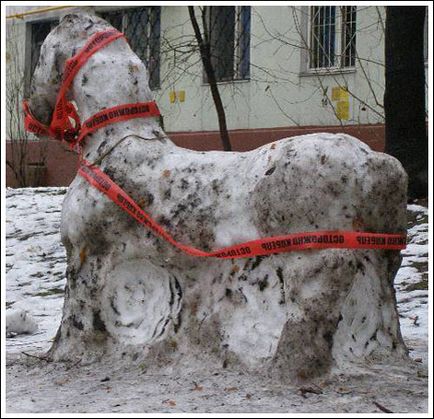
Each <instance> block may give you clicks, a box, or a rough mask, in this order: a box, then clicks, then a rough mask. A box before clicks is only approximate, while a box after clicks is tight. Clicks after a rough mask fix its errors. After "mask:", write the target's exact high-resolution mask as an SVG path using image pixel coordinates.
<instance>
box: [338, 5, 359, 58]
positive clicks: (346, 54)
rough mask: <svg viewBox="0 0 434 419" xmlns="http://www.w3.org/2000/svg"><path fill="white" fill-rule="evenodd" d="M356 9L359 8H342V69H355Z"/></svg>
mask: <svg viewBox="0 0 434 419" xmlns="http://www.w3.org/2000/svg"><path fill="white" fill-rule="evenodd" d="M356 9H357V6H345V7H342V8H341V14H342V65H341V66H342V67H354V65H355V64H356V61H355V59H356Z"/></svg>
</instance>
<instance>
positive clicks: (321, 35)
mask: <svg viewBox="0 0 434 419" xmlns="http://www.w3.org/2000/svg"><path fill="white" fill-rule="evenodd" d="M356 14H357V7H356V6H344V7H340V8H336V6H312V7H311V8H310V38H309V67H310V68H311V69H321V68H343V67H354V66H355V56H356Z"/></svg>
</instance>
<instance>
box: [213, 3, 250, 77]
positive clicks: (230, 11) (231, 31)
mask: <svg viewBox="0 0 434 419" xmlns="http://www.w3.org/2000/svg"><path fill="white" fill-rule="evenodd" d="M205 16H206V23H207V25H208V27H207V28H206V29H207V37H208V41H209V44H210V51H211V63H212V64H213V67H214V72H215V76H216V79H217V81H232V80H248V79H249V78H250V6H234V7H231V6H210V7H207V8H206V9H205Z"/></svg>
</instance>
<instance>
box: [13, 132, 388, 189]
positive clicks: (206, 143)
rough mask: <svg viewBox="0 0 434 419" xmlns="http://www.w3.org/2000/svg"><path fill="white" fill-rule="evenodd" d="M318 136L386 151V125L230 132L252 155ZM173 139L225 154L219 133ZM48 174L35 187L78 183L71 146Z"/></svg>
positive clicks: (55, 149)
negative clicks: (347, 138) (341, 136)
mask: <svg viewBox="0 0 434 419" xmlns="http://www.w3.org/2000/svg"><path fill="white" fill-rule="evenodd" d="M317 132H331V133H341V132H344V133H346V134H349V135H353V136H354V137H357V138H359V139H361V140H362V141H364V142H365V143H366V144H368V145H369V146H370V147H371V148H372V149H373V150H376V151H383V150H384V125H382V124H377V125H347V126H345V127H341V126H327V127H325V126H324V127H320V126H305V127H278V128H261V129H240V130H233V131H230V137H231V142H232V145H233V149H234V151H249V150H253V149H255V148H257V147H260V146H262V145H264V144H268V143H271V142H273V141H277V140H280V139H283V138H288V137H294V136H297V135H303V134H311V133H317ZM168 136H169V138H170V139H171V140H172V141H173V142H174V143H175V144H176V145H178V146H179V147H184V148H189V149H192V150H199V151H209V150H222V145H221V141H220V134H219V132H218V131H197V132H185V131H184V132H172V133H168ZM41 147H42V142H40V141H33V142H30V143H29V145H28V153H27V162H28V163H30V164H31V166H32V165H34V164H35V163H38V162H39V161H40V156H41ZM6 155H7V158H8V159H10V158H11V157H12V144H11V142H10V141H9V142H7V144H6ZM45 155H46V170H45V171H44V174H43V176H41V177H40V179H39V182H38V183H37V184H34V185H32V186H68V185H69V184H70V183H71V182H72V180H73V179H74V177H75V175H76V172H77V168H78V158H77V155H76V154H75V153H74V152H72V151H71V150H70V149H69V147H68V146H67V145H64V144H61V143H59V142H58V141H54V140H49V141H48V144H47V149H46V153H45ZM6 185H7V186H9V187H17V186H19V185H18V183H17V180H16V179H15V177H14V174H13V172H12V170H11V169H10V168H9V167H7V170H6Z"/></svg>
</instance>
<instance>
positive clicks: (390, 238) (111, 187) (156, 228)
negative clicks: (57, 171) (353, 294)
mask: <svg viewBox="0 0 434 419" xmlns="http://www.w3.org/2000/svg"><path fill="white" fill-rule="evenodd" d="M78 173H79V174H80V175H81V176H82V177H83V178H84V179H86V181H87V182H89V183H90V184H91V185H92V186H94V187H95V188H96V189H98V190H99V191H101V192H102V193H103V194H104V195H106V196H107V197H108V198H109V199H110V200H112V201H113V202H114V203H115V204H116V205H118V206H119V207H120V208H122V210H123V211H125V212H127V213H128V214H129V215H131V216H132V217H133V218H135V219H136V220H137V221H138V222H139V223H140V224H142V225H143V226H145V227H147V228H149V229H151V230H152V231H153V232H154V233H155V234H156V235H157V236H160V237H161V238H163V239H164V240H166V241H167V242H168V243H170V244H171V245H173V246H174V247H176V248H178V249H179V250H181V251H182V252H184V253H186V254H188V255H190V256H199V257H214V258H219V259H238V258H249V257H254V256H265V255H271V254H276V253H285V252H291V251H302V250H308V249H377V250H401V249H405V247H406V236H404V235H401V234H381V233H365V232H358V231H312V232H302V233H292V234H287V235H283V236H274V237H266V238H262V239H257V240H252V241H247V242H244V243H239V244H235V245H233V246H228V247H224V248H221V249H217V250H214V251H212V252H205V251H203V250H200V249H197V248H195V247H192V246H188V245H185V244H182V243H179V242H178V241H176V240H175V239H174V238H173V237H172V236H171V235H170V234H169V233H168V232H167V231H166V230H165V229H164V228H163V227H162V226H160V225H159V224H158V223H157V222H156V221H155V220H154V219H153V218H152V217H151V216H150V215H148V214H147V213H146V212H145V211H143V209H142V208H140V207H139V205H138V204H137V203H136V202H135V201H134V200H133V199H132V198H131V197H130V196H129V195H128V194H127V193H126V192H125V191H124V190H123V189H122V188H121V187H119V186H118V185H117V184H116V183H115V182H113V181H112V180H111V179H110V177H109V176H107V175H106V174H105V173H104V172H103V171H102V170H101V169H100V168H98V167H97V166H94V165H91V164H90V163H89V162H87V161H85V160H83V161H82V166H81V167H80V168H79V171H78Z"/></svg>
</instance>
